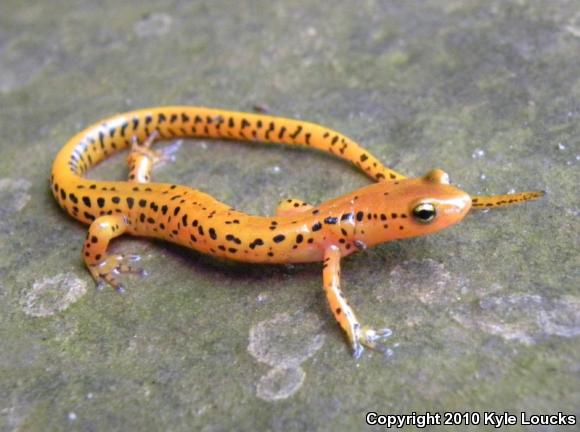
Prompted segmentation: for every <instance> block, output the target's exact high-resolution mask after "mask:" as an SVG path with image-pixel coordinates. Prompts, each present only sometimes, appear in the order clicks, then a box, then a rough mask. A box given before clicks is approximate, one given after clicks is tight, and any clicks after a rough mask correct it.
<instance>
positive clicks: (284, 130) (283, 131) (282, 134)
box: [278, 126, 286, 139]
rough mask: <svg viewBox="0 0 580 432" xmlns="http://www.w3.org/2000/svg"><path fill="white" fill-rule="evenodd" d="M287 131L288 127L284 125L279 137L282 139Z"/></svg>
mask: <svg viewBox="0 0 580 432" xmlns="http://www.w3.org/2000/svg"><path fill="white" fill-rule="evenodd" d="M285 132H286V128H285V127H284V126H282V129H280V133H279V134H278V138H279V139H282V137H283V136H284V133H285Z"/></svg>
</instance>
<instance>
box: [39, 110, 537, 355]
mask: <svg viewBox="0 0 580 432" xmlns="http://www.w3.org/2000/svg"><path fill="white" fill-rule="evenodd" d="M176 137H203V138H221V139H231V140H241V141H258V142H263V143H279V144H287V145H295V146H302V147H312V148H315V149H318V150H322V151H325V152H328V153H332V154H334V155H336V156H338V157H340V158H342V159H344V160H347V161H349V162H351V163H352V164H354V165H355V166H356V167H357V168H359V169H360V170H362V171H363V172H364V173H365V174H367V175H368V176H369V177H371V178H372V179H373V180H375V182H374V183H372V184H370V185H368V186H365V187H362V188H360V189H358V190H356V191H354V192H351V193H348V194H346V195H343V196H341V197H338V198H335V199H331V200H329V201H327V202H324V203H321V204H319V205H311V204H308V203H305V202H303V201H301V200H299V199H294V198H289V199H287V200H283V201H282V202H281V203H280V204H279V206H278V208H277V211H276V214H275V215H274V216H258V215H250V214H246V213H244V212H241V211H238V210H236V209H234V208H233V207H231V206H230V205H228V204H225V203H222V202H220V201H218V200H216V199H215V198H213V197H211V196H210V195H208V194H206V193H203V192H201V191H199V190H195V189H191V188H189V187H185V186H181V185H177V184H165V183H154V182H152V181H151V178H152V170H153V167H154V165H155V163H156V162H158V161H159V160H162V159H164V158H165V157H166V155H164V154H163V153H162V152H160V151H155V150H153V149H152V144H153V143H154V142H155V141H156V140H158V139H172V138H176ZM126 148H130V153H129V156H128V167H129V175H128V181H96V180H90V179H87V178H85V177H84V174H85V173H86V172H87V171H88V170H89V169H90V168H91V167H93V166H94V165H96V164H97V163H99V162H100V161H102V160H104V159H106V158H107V157H109V156H110V155H112V154H113V153H116V152H119V151H121V150H123V149H126ZM50 187H51V190H52V193H53V195H54V197H55V198H56V200H57V202H58V204H59V205H60V206H61V207H62V208H63V209H64V210H65V211H66V212H67V213H68V214H69V215H71V216H72V217H73V218H75V219H77V220H78V221H80V222H82V223H84V224H87V225H89V228H88V232H87V236H86V239H85V241H84V245H83V248H82V258H83V260H84V262H85V264H86V266H87V267H88V269H89V271H90V273H91V275H92V277H93V278H94V279H95V281H96V282H97V284H98V285H106V284H108V285H110V286H112V287H113V288H115V289H117V290H123V289H124V287H123V285H122V283H121V278H120V276H121V275H122V274H123V273H142V272H143V270H141V269H139V268H137V267H135V264H134V263H133V262H134V261H137V260H138V258H139V257H138V256H134V255H119V254H109V253H108V252H107V248H108V245H109V242H110V241H111V240H112V239H113V238H115V237H119V236H121V235H123V234H130V235H134V236H145V237H154V238H160V239H164V240H167V241H170V242H173V243H176V244H179V245H182V246H185V247H189V248H192V249H195V250H197V251H199V252H202V253H206V254H210V255H213V256H216V257H223V258H227V259H232V260H237V261H243V262H248V263H272V264H276V263H310V262H321V263H322V275H323V288H324V291H325V293H326V297H327V300H328V304H329V306H330V309H331V311H332V313H333V315H334V317H335V318H336V320H337V321H338V323H339V325H340V326H341V328H342V329H343V330H344V332H345V333H346V335H347V338H348V341H349V343H350V346H351V348H352V351H353V354H354V356H355V357H359V356H360V354H361V353H362V351H363V346H366V347H369V348H381V347H383V341H384V339H385V338H386V337H387V336H388V335H389V333H390V332H389V331H388V330H387V329H383V330H375V329H373V328H371V327H367V326H363V325H361V323H360V322H359V320H358V319H357V317H356V315H355V313H354V311H353V309H352V308H351V306H350V305H349V303H348V302H347V300H346V298H345V296H344V295H343V293H342V291H341V288H340V260H341V258H343V257H346V256H348V255H350V254H353V253H355V252H358V251H361V250H364V249H366V248H368V247H371V246H374V245H377V244H380V243H384V242H388V241H392V240H398V239H403V238H408V237H416V236H422V235H427V234H431V233H434V232H436V231H439V230H441V229H443V228H447V227H450V226H452V225H454V224H456V223H458V222H459V221H461V220H462V219H463V217H464V216H465V215H466V214H467V213H468V212H469V211H470V209H477V208H493V207H502V206H506V205H510V204H514V203H517V202H522V201H528V200H533V199H537V198H539V197H540V196H542V194H543V192H523V193H516V194H511V195H499V196H481V197H477V196H475V197H471V196H470V195H469V194H468V193H466V192H464V191H462V190H460V189H458V188H456V187H454V186H452V185H451V184H449V177H448V175H447V174H446V173H445V172H443V171H442V170H440V169H434V170H431V171H430V172H428V173H427V174H426V175H424V176H423V177H419V178H406V177H405V176H404V175H402V174H400V173H398V172H396V171H394V170H392V169H390V168H388V167H385V166H384V165H383V164H382V163H381V162H380V161H379V160H378V159H377V158H376V157H374V156H373V155H372V154H370V153H369V152H368V151H367V150H365V149H364V148H363V147H361V146H360V145H358V144H357V143H356V142H354V141H353V140H351V139H350V138H348V137H346V136H344V135H343V134H341V133H339V132H336V131H334V130H332V129H328V128H326V127H323V126H320V125H317V124H314V123H310V122H306V121H301V120H292V119H288V118H281V117H273V116H270V115H265V114H263V113H260V114H258V113H244V112H234V111H225V110H219V109H210V108H203V107H192V106H168V107H156V108H149V109H142V110H137V111H132V112H127V113H123V114H118V115H115V116H113V117H110V118H108V119H105V120H102V121H99V122H97V123H95V124H93V125H92V126H90V127H88V128H86V129H85V130H83V131H81V132H79V133H78V134H76V135H75V136H74V137H73V138H71V139H70V140H69V141H68V142H67V143H66V145H65V146H64V147H63V148H62V150H61V151H60V152H59V153H58V155H57V156H56V159H55V161H54V163H53V166H52V175H51V179H50Z"/></svg>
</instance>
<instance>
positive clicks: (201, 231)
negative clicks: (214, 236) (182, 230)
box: [197, 225, 203, 236]
mask: <svg viewBox="0 0 580 432" xmlns="http://www.w3.org/2000/svg"><path fill="white" fill-rule="evenodd" d="M197 232H198V233H199V235H201V236H202V235H203V227H202V226H201V225H200V226H199V227H198V228H197Z"/></svg>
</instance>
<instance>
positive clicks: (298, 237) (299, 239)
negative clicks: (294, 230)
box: [296, 234, 304, 243]
mask: <svg viewBox="0 0 580 432" xmlns="http://www.w3.org/2000/svg"><path fill="white" fill-rule="evenodd" d="M302 240H304V236H303V235H302V234H298V235H297V236H296V243H302Z"/></svg>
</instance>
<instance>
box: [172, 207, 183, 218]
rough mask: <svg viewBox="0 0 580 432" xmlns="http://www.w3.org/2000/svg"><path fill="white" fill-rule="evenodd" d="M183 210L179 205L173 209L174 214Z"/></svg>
mask: <svg viewBox="0 0 580 432" xmlns="http://www.w3.org/2000/svg"><path fill="white" fill-rule="evenodd" d="M180 211H181V207H179V206H177V207H175V209H174V210H173V216H177V214H178V213H179V212H180Z"/></svg>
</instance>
